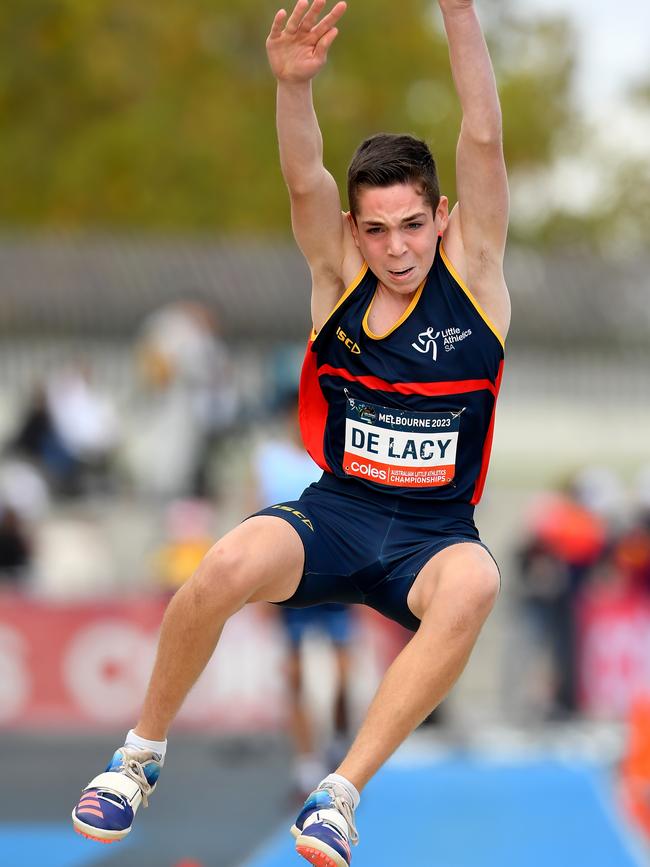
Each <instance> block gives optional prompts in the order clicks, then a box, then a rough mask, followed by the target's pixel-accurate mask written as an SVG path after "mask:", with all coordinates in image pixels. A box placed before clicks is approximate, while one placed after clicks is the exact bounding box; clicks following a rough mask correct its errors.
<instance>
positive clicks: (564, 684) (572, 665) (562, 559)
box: [518, 485, 608, 718]
mask: <svg viewBox="0 0 650 867" xmlns="http://www.w3.org/2000/svg"><path fill="white" fill-rule="evenodd" d="M525 532H526V537H527V539H526V542H525V544H524V545H523V546H522V548H521V549H520V551H519V553H518V562H519V576H520V599H521V604H522V608H523V613H524V619H525V624H526V628H527V632H528V640H529V641H532V645H533V648H534V649H535V650H536V657H537V659H536V666H537V671H536V672H535V673H534V675H533V677H528V678H527V679H526V686H527V688H530V687H531V686H532V687H533V688H534V689H537V690H538V693H537V694H536V695H534V696H529V699H531V698H532V701H533V703H536V704H537V705H538V706H537V711H538V712H539V713H540V714H541V715H542V716H545V717H548V718H563V717H566V716H570V715H571V714H573V713H575V712H576V710H577V709H578V697H577V659H576V650H577V647H576V644H577V642H576V613H577V612H576V602H577V598H578V595H579V593H580V591H581V588H582V587H583V585H584V583H585V582H586V580H587V579H588V577H589V575H590V572H591V570H592V569H593V568H594V567H595V565H596V564H597V563H598V562H599V560H600V558H601V557H602V556H603V555H604V553H605V552H606V550H607V543H608V531H607V525H606V523H605V521H604V520H603V518H602V517H600V516H599V515H597V514H596V513H595V512H594V511H593V510H592V509H590V508H589V507H588V506H587V505H586V504H585V503H584V502H582V501H581V499H580V498H579V496H578V493H577V491H576V487H575V486H574V485H569V486H568V488H567V490H566V492H565V493H557V494H547V495H544V496H542V497H540V498H539V499H538V500H537V501H536V502H535V503H534V504H533V506H532V508H531V510H530V513H529V515H528V521H527V527H526V531H525ZM535 675H536V676H535ZM540 679H541V680H542V681H544V680H546V684H544V683H540V682H539V681H540Z"/></svg>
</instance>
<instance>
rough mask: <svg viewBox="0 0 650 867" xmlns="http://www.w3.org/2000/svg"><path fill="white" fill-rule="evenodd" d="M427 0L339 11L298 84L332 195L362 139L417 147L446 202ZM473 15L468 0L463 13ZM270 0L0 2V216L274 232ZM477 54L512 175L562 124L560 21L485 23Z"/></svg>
mask: <svg viewBox="0 0 650 867" xmlns="http://www.w3.org/2000/svg"><path fill="white" fill-rule="evenodd" d="M435 6H436V4H433V3H432V2H430V0H402V2H400V3H395V2H394V0H372V2H369V0H354V2H351V3H350V8H349V10H348V12H347V14H346V16H345V19H344V21H343V22H342V25H341V34H340V36H339V39H338V40H337V42H336V43H335V45H334V47H333V49H332V52H331V62H330V64H329V66H328V68H327V69H326V70H325V72H324V73H323V75H322V76H321V77H320V78H319V80H318V81H317V83H316V86H315V94H316V103H317V110H318V114H319V118H320V121H321V126H322V128H323V133H324V138H325V146H326V162H327V164H328V166H329V167H330V168H331V169H332V171H333V173H334V174H335V176H336V177H337V178H338V179H339V182H340V183H341V186H342V189H343V190H344V182H345V171H346V168H347V163H348V161H349V158H350V155H351V153H352V151H353V149H354V148H355V147H356V145H357V144H358V142H359V141H360V140H361V139H362V138H363V137H365V136H367V135H369V134H372V133H373V132H376V131H378V130H388V131H408V132H412V133H414V134H416V135H420V136H423V137H426V138H427V140H428V141H430V142H431V145H432V148H433V150H434V153H435V154H436V157H437V160H438V164H439V169H440V175H441V179H442V186H443V189H444V190H445V192H447V193H448V194H449V195H450V196H451V197H452V198H453V194H454V190H453V186H452V182H453V177H454V171H453V169H454V151H455V143H456V137H457V132H458V124H459V119H460V115H459V110H458V107H457V104H456V98H455V94H454V90H453V84H452V81H451V77H450V72H449V66H448V58H447V48H446V43H445V40H444V37H443V34H442V31H441V25H440V21H439V17H438V16H437V14H435V13H436V10H435ZM479 7H480V4H479ZM275 9H276V3H275V2H272V0H237V3H233V2H225V0H189V2H188V0H166V2H165V3H159V4H149V3H133V2H132V0H92V2H89V0H5V2H4V3H3V4H2V7H1V9H0V136H1V146H0V222H1V223H2V224H4V225H5V226H7V225H11V226H39V227H49V228H53V227H57V228H66V229H69V228H84V229H88V228H91V229H115V228H117V229H120V230H125V229H131V228H138V229H142V228H145V229H150V230H152V231H158V232H159V231H170V232H171V231H173V232H178V231H197V230H198V231H208V230H211V231H212V230H214V231H220V232H222V231H227V232H243V231H251V232H255V233H258V234H259V233H265V232H277V231H282V232H283V231H285V230H287V228H288V224H289V223H288V206H287V201H286V195H285V191H284V187H283V184H282V179H281V177H280V172H279V167H278V161H277V156H276V143H275V126H274V91H275V87H274V81H273V79H272V77H271V75H270V72H269V70H268V68H267V63H266V55H265V51H264V40H265V38H266V34H267V32H268V28H269V26H270V22H271V19H272V17H273V13H274V12H275ZM496 23H497V24H498V26H495V27H494V28H493V29H492V30H491V40H490V41H491V48H492V51H493V56H494V60H495V66H496V68H497V72H498V78H499V83H500V90H501V94H502V101H503V107H504V122H505V141H506V149H507V157H508V162H509V166H510V169H511V171H515V172H516V171H517V170H518V169H526V168H527V167H530V166H533V167H539V166H540V165H544V164H546V163H548V162H549V160H550V159H551V158H552V156H553V152H554V147H555V144H556V142H557V140H558V137H559V136H561V135H562V134H563V132H564V131H566V129H567V127H569V126H570V125H571V111H572V109H571V101H570V89H569V84H570V75H571V67H572V56H571V41H570V32H569V30H568V27H567V25H566V23H565V22H563V21H555V22H550V23H548V22H547V23H537V24H535V23H532V24H531V23H528V24H523V23H521V22H518V21H517V20H516V19H509V18H508V17H507V16H505V15H502V16H501V17H500V18H499V20H498V21H497V22H496Z"/></svg>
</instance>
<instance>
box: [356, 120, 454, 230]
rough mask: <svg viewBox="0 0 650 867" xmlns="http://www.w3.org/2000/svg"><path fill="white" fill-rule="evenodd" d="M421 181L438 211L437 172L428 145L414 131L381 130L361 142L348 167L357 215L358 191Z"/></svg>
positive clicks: (426, 194)
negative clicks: (405, 132)
mask: <svg viewBox="0 0 650 867" xmlns="http://www.w3.org/2000/svg"><path fill="white" fill-rule="evenodd" d="M409 183H411V184H417V185H421V187H422V189H421V190H420V192H421V194H422V195H423V196H424V198H425V199H426V201H427V202H428V204H430V205H431V210H432V211H433V213H434V214H435V212H436V208H437V207H438V203H439V202H440V184H439V182H438V172H437V169H436V163H435V160H434V158H433V155H432V153H431V151H430V150H429V145H428V144H427V143H426V142H425V141H422V140H421V139H417V138H414V137H413V136H411V135H393V134H390V133H385V132H380V133H377V135H373V136H371V137H370V138H367V139H366V140H365V141H363V142H361V144H360V145H359V147H358V148H357V150H356V152H355V154H354V156H353V157H352V161H351V162H350V166H349V168H348V202H349V205H350V212H351V214H352V216H353V217H355V218H356V215H357V213H358V209H359V192H360V191H361V190H363V189H365V188H368V187H390V186H392V185H393V184H409Z"/></svg>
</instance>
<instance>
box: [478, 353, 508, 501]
mask: <svg viewBox="0 0 650 867" xmlns="http://www.w3.org/2000/svg"><path fill="white" fill-rule="evenodd" d="M502 376H503V360H501V362H500V364H499V372H498V373H497V378H496V382H495V390H494V406H493V407H492V417H491V418H490V425H489V427H488V431H487V434H486V437H485V444H484V446H483V460H482V461H481V472H480V473H479V474H478V479H477V480H476V487H475V488H474V496H473V497H472V499H471V503H472V505H473V506H475V505H476V504H477V503H478V501H479V500H480V499H481V497H482V496H483V488H484V486H485V479H486V478H487V471H488V466H489V464H490V453H491V451H492V437H493V436H494V419H495V416H496V410H497V395H498V394H499V389H500V388H501V377H502Z"/></svg>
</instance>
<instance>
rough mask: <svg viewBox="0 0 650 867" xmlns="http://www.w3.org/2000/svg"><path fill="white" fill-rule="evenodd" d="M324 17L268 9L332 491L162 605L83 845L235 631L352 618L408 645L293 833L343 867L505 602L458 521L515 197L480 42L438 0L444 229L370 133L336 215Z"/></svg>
mask: <svg viewBox="0 0 650 867" xmlns="http://www.w3.org/2000/svg"><path fill="white" fill-rule="evenodd" d="M325 2H326V0H313V2H312V3H311V5H310V3H309V0H298V2H297V3H296V5H295V7H294V9H293V11H292V12H291V13H290V14H289V15H287V13H286V12H285V11H284V10H281V11H279V12H278V13H277V15H276V16H275V19H274V21H273V25H272V28H271V32H270V34H269V37H268V40H267V52H268V57H269V61H270V65H271V69H272V71H273V74H274V75H275V77H276V79H277V82H278V88H277V91H278V93H277V122H278V136H279V144H280V160H281V164H282V171H283V173H284V178H285V180H286V183H287V186H288V189H289V194H290V198H291V211H292V222H293V228H294V234H295V237H296V241H297V242H298V244H299V246H300V248H301V250H302V252H303V254H304V255H305V258H306V259H307V262H308V264H309V267H310V270H311V274H312V300H311V310H312V318H313V326H314V331H313V333H312V336H311V339H310V342H309V345H308V348H307V354H306V358H305V364H304V368H303V374H302V381H301V423H302V430H303V438H304V440H305V444H306V446H307V448H308V450H309V452H310V454H311V455H312V457H313V458H314V460H316V462H317V463H318V464H320V466H321V467H322V468H323V470H324V473H323V476H322V478H321V480H320V481H319V482H317V483H316V484H315V485H312V486H310V487H309V488H307V490H306V491H305V492H304V493H303V495H302V496H301V498H300V500H298V501H295V502H292V503H284V504H276V505H274V506H271V507H269V508H268V509H264V510H262V511H261V512H259V513H258V514H257V515H255V516H254V517H252V518H250V519H248V520H246V521H244V522H243V523H242V524H240V525H239V526H238V527H236V528H235V529H234V530H232V531H231V532H230V533H228V534H227V535H226V536H225V537H224V538H223V539H221V541H219V542H218V543H217V544H216V545H215V546H214V547H213V548H212V549H211V551H210V552H209V553H208V554H207V555H206V557H205V559H204V561H203V563H202V564H201V566H200V567H199V569H198V570H197V571H196V573H195V574H194V575H193V576H192V578H191V579H190V580H189V581H188V582H187V583H186V584H185V585H184V586H183V587H182V588H181V589H180V590H179V591H178V592H177V594H176V595H175V597H174V598H173V600H172V601H171V603H170V605H169V607H168V609H167V612H166V614H165V617H164V620H163V625H162V631H161V636H160V643H159V647H158V654H157V657H156V663H155V666H154V670H153V673H152V676H151V681H150V684H149V688H148V691H147V695H146V698H145V702H144V707H143V710H142V715H141V717H140V720H139V721H138V723H137V725H136V727H135V729H133V730H131V731H130V732H129V733H128V734H127V738H126V743H125V745H124V747H122V748H120V749H119V750H118V751H117V752H116V754H115V756H114V757H113V759H112V760H111V762H110V764H109V766H108V768H107V770H106V771H105V772H104V773H103V774H100V775H99V776H98V777H96V778H95V779H93V780H92V781H91V782H90V783H89V785H88V786H87V788H86V789H85V790H84V792H83V793H82V796H81V800H80V801H79V804H78V805H77V806H76V807H75V810H74V811H73V822H74V825H75V827H76V829H77V830H78V831H80V832H81V833H83V834H86V835H87V836H90V837H92V838H95V839H99V840H104V841H110V840H119V839H121V838H122V837H124V836H125V835H126V834H127V833H128V832H129V830H130V828H131V824H132V821H133V817H134V814H135V811H136V810H137V808H138V806H139V805H140V803H141V802H142V801H144V802H145V805H146V800H147V797H148V796H149V795H150V794H151V792H152V790H153V787H154V786H155V785H156V781H157V778H158V773H159V771H160V767H161V766H162V763H163V760H164V753H165V747H166V740H165V738H166V736H167V730H168V728H169V725H170V724H171V722H172V720H173V719H174V717H175V715H176V713H177V712H178V710H179V708H180V706H181V704H182V702H183V699H184V698H185V696H186V694H187V692H188V690H189V689H190V687H191V686H192V684H193V683H194V682H195V680H196V678H197V677H198V675H199V674H200V673H201V671H202V670H203V668H204V666H205V665H206V663H207V662H208V660H209V658H210V656H211V655H212V653H213V651H214V648H215V645H216V643H217V640H218V638H219V635H220V632H221V629H222V627H223V624H224V622H225V621H226V620H227V618H228V617H230V616H231V615H232V614H234V613H235V612H236V611H237V610H239V609H240V608H241V607H242V606H243V605H244V604H246V603H247V602H253V601H257V600H262V599H263V600H267V601H270V602H277V603H285V604H287V605H289V606H293V607H301V606H304V605H310V604H314V603H318V602H333V601H338V602H361V603H364V604H366V605H371V606H372V607H374V608H376V609H377V610H379V611H381V612H383V613H384V614H386V615H387V616H388V617H391V618H393V619H394V620H396V621H398V622H399V623H401V624H403V625H404V626H407V627H409V628H410V629H412V630H413V631H414V635H413V638H412V639H411V641H410V642H409V643H408V644H407V645H406V647H405V648H404V649H403V650H402V651H401V653H400V654H399V655H398V656H397V658H396V659H395V661H394V662H393V664H392V665H391V667H390V668H389V669H388V671H387V673H386V675H385V677H384V679H383V681H382V683H381V685H380V687H379V689H378V691H377V694H376V696H375V698H374V699H373V702H372V704H371V706H370V708H369V711H368V714H367V716H366V719H365V721H364V722H363V724H362V726H361V728H360V731H359V733H358V735H357V737H356V739H355V741H354V742H353V744H352V747H351V748H350V750H349V752H348V754H347V756H346V757H345V758H344V760H343V762H342V764H341V765H340V766H339V768H338V769H337V770H336V773H335V774H331V775H329V776H328V777H326V778H325V780H323V781H322V783H321V784H320V785H319V786H318V788H317V789H316V790H315V791H314V792H313V793H312V794H311V795H310V796H309V798H308V799H307V801H306V802H305V805H304V807H303V809H302V811H301V812H300V814H299V816H298V818H297V819H296V822H295V825H294V826H293V828H292V831H293V834H294V836H295V837H296V848H297V850H298V852H299V853H300V854H301V855H302V856H303V857H304V858H306V859H307V860H308V861H311V862H312V863H313V864H319V865H323V867H347V865H349V863H350V847H349V843H350V842H357V839H358V835H357V832H356V829H355V825H354V810H355V808H356V806H357V804H358V802H359V792H360V791H361V789H363V787H364V786H365V785H366V783H367V782H368V780H369V779H370V778H371V777H372V776H373V774H375V773H376V772H377V770H378V769H379V768H380V767H381V766H382V764H383V763H384V762H385V761H386V759H388V757H389V756H390V755H391V754H392V753H393V751H394V750H395V749H396V747H398V746H399V744H401V743H402V741H403V740H404V739H405V738H406V737H407V736H408V734H409V733H410V732H411V731H413V729H414V728H415V727H416V726H417V725H418V724H419V723H420V722H421V721H422V720H423V719H424V718H425V717H426V716H427V715H428V714H429V713H430V712H431V710H432V709H433V708H434V707H435V706H436V705H437V704H438V703H439V702H440V700H441V699H442V698H443V697H444V696H445V695H446V693H447V692H448V691H449V689H450V688H451V686H452V685H453V684H454V682H455V681H456V680H457V678H458V677H459V675H460V673H461V671H462V670H463V668H464V666H465V664H466V662H467V660H468V657H469V655H470V652H471V650H472V647H473V646H474V643H475V641H476V638H477V636H478V634H479V631H480V629H481V627H482V625H483V623H484V621H485V619H486V617H487V616H488V614H489V612H490V610H491V608H492V606H493V604H494V601H495V598H496V595H497V593H498V587H499V574H498V570H497V567H496V565H495V563H494V561H493V559H492V558H491V556H490V554H489V552H488V551H487V549H486V548H485V547H484V546H483V544H482V542H481V541H480V538H479V535H478V532H477V530H476V527H475V526H474V523H473V518H472V516H473V511H474V506H475V504H476V503H477V502H478V500H479V498H480V496H481V492H482V489H483V484H484V481H485V476H486V473H487V465H488V459H489V452H490V445H491V439H492V429H493V423H494V410H495V402H496V397H497V393H498V390H499V384H500V380H501V371H502V365H503V340H504V337H505V334H506V331H507V329H508V324H509V316H510V306H509V301H508V294H507V290H506V286H505V281H504V277H503V254H504V247H505V241H506V227H507V216H508V190H507V182H506V172H505V166H504V160H503V151H502V143H501V113H500V107H499V101H498V96H497V91H496V86H495V81H494V75H493V71H492V66H491V63H490V58H489V55H488V51H487V48H486V44H485V40H484V38H483V34H482V31H481V27H480V25H479V21H478V18H477V16H476V13H475V10H474V3H473V2H472V0H439V4H440V8H441V10H442V14H443V18H444V24H445V29H446V32H447V38H448V42H449V52H450V58H451V68H452V72H453V76H454V81H455V85H456V90H457V92H458V96H459V99H460V103H461V106H462V112H463V120H462V125H461V131H460V137H459V141H458V150H457V190H458V198H459V201H458V203H457V204H456V205H455V207H454V208H453V210H452V211H451V213H449V212H448V202H447V199H446V197H445V196H441V195H440V192H439V188H438V180H437V177H436V170H435V165H434V162H433V159H432V157H431V153H430V151H429V149H428V147H427V146H426V145H425V144H424V143H423V142H420V141H418V140H416V139H413V138H411V137H410V136H393V135H384V134H382V135H378V136H375V137H373V138H371V139H369V140H367V141H365V142H363V144H362V145H361V146H360V147H359V149H358V150H357V152H356V153H355V155H354V157H353V159H352V163H351V165H350V169H349V176H348V195H349V206H350V214H349V215H347V214H343V215H342V214H341V202H340V199H339V193H338V189H337V187H336V184H335V182H334V180H333V178H332V177H331V175H330V174H329V173H328V172H327V171H326V170H325V168H324V166H323V162H322V140H321V134H320V130H319V127H318V122H317V120H316V115H315V113H314V108H313V104H312V96H311V81H312V79H313V78H314V77H315V75H316V74H317V73H318V72H319V70H320V69H321V68H322V67H323V66H324V64H325V62H326V60H327V54H328V50H329V48H330V46H331V45H332V42H333V41H334V39H335V38H336V36H337V33H338V31H337V27H336V25H337V23H338V22H339V20H340V19H341V17H342V15H343V14H344V12H345V9H346V4H345V3H343V2H338V3H336V5H335V6H334V7H333V8H332V9H331V10H330V11H329V12H328V13H326V14H324V7H325ZM387 50H389V45H387ZM377 62H382V60H381V58H377Z"/></svg>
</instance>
